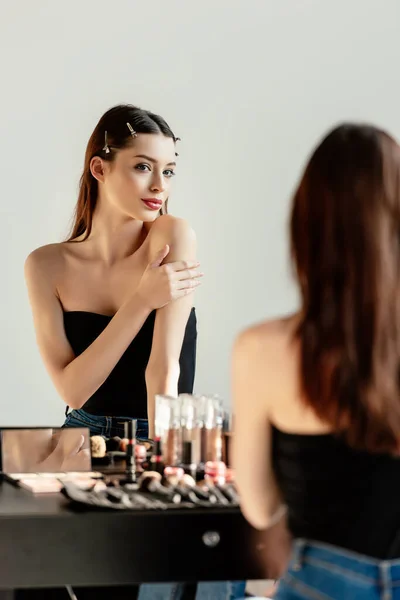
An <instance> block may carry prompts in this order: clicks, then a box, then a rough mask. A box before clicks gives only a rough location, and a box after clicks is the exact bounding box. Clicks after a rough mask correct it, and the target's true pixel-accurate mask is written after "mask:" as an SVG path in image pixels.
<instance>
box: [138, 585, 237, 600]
mask: <svg viewBox="0 0 400 600" xmlns="http://www.w3.org/2000/svg"><path fill="white" fill-rule="evenodd" d="M245 588H246V582H245V581H203V582H199V583H198V584H197V592H196V600H238V599H239V598H243V596H244V593H245ZM184 589H185V585H184V584H181V583H146V584H142V585H141V586H140V591H139V596H138V600H181V599H182V597H183V594H184Z"/></svg>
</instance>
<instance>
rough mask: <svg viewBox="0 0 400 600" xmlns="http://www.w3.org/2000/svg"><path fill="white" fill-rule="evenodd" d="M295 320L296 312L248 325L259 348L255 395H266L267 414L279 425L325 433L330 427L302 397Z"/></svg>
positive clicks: (284, 427)
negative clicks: (284, 316) (257, 390)
mask: <svg viewBox="0 0 400 600" xmlns="http://www.w3.org/2000/svg"><path fill="white" fill-rule="evenodd" d="M297 323H298V315H297V314H295V315H292V316H290V317H286V318H280V319H276V320H272V321H267V322H264V323H261V324H259V325H256V326H255V327H254V328H252V329H251V331H252V333H253V335H254V336H255V337H256V338H257V341H258V342H257V343H258V345H259V350H260V352H259V355H258V358H257V359H256V360H257V361H258V364H259V377H258V378H257V381H258V385H259V389H260V393H259V395H258V397H259V398H265V399H266V405H265V410H268V418H269V420H270V422H271V423H272V424H273V425H275V426H276V427H278V428H279V429H281V430H283V431H287V432H289V433H300V434H301V433H303V434H306V433H309V434H318V433H326V432H329V431H330V427H329V426H328V425H327V424H325V423H323V422H321V420H320V419H319V418H318V417H317V416H316V415H315V413H314V412H313V411H312V410H311V409H310V408H308V407H307V406H306V404H305V403H304V401H303V400H302V398H301V392H300V384H299V360H300V354H299V345H298V343H297V342H296V341H294V339H293V337H294V331H295V327H296V325H297ZM267 405H268V408H267ZM260 410H261V411H262V408H261V407H260Z"/></svg>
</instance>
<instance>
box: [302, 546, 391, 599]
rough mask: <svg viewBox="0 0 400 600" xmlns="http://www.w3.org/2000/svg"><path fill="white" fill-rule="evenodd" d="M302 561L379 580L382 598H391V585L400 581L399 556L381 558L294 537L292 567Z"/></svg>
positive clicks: (371, 581) (367, 578)
mask: <svg viewBox="0 0 400 600" xmlns="http://www.w3.org/2000/svg"><path fill="white" fill-rule="evenodd" d="M305 564H309V565H315V566H317V565H319V566H325V567H329V568H331V569H332V570H335V569H336V570H338V572H339V571H341V572H342V573H346V574H347V575H353V576H355V577H359V578H362V579H363V580H365V581H368V583H371V584H378V585H379V586H380V588H381V590H382V592H383V596H382V597H383V598H385V597H388V598H390V597H391V595H390V594H391V591H390V590H391V589H392V588H393V586H398V585H400V559H398V558H396V559H393V560H380V559H375V558H371V557H369V556H364V555H363V554H358V553H357V552H353V551H351V550H346V549H344V548H339V547H336V546H333V545H330V544H326V543H322V542H317V541H314V540H307V539H296V540H294V543H293V548H292V557H291V569H292V570H293V571H300V570H301V569H302V567H303V566H304V565H305ZM385 592H386V593H387V596H385Z"/></svg>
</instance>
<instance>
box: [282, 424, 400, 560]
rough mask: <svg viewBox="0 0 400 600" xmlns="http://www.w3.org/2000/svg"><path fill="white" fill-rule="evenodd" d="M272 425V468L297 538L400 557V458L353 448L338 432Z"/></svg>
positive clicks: (379, 554) (388, 556) (384, 555)
mask: <svg viewBox="0 0 400 600" xmlns="http://www.w3.org/2000/svg"><path fill="white" fill-rule="evenodd" d="M272 429H273V437H272V440H273V443H272V455H273V465H274V471H275V475H276V477H277V480H278V485H279V488H280V490H281V492H282V495H283V500H284V502H285V503H286V505H287V507H288V523H289V529H290V531H291V532H292V534H293V535H294V537H297V538H298V537H300V538H307V539H313V540H317V541H320V542H326V543H329V544H333V545H336V546H340V547H342V548H346V549H348V550H353V551H355V552H359V553H361V554H364V555H367V556H371V557H375V558H379V559H390V558H400V459H397V458H393V457H391V456H388V455H382V454H380V455H375V454H370V453H368V452H361V451H356V450H353V449H351V448H350V447H349V446H347V444H345V443H344V442H343V441H341V440H339V439H338V438H337V437H335V436H334V435H297V434H288V433H284V432H282V431H280V430H279V429H277V428H276V427H273V428H272Z"/></svg>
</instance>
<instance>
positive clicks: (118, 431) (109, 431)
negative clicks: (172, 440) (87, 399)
mask: <svg viewBox="0 0 400 600" xmlns="http://www.w3.org/2000/svg"><path fill="white" fill-rule="evenodd" d="M129 419H130V417H103V416H97V415H91V414H89V413H87V412H86V411H85V410H83V409H82V408H79V409H74V410H72V411H71V412H70V413H69V414H68V415H67V417H66V419H65V422H64V425H63V427H89V429H90V435H104V437H107V438H110V437H114V436H117V435H118V436H119V437H121V438H123V437H125V429H124V423H125V421H128V420H129ZM148 436H149V426H148V421H147V419H136V437H137V438H138V439H142V440H146V439H147V438H148Z"/></svg>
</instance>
